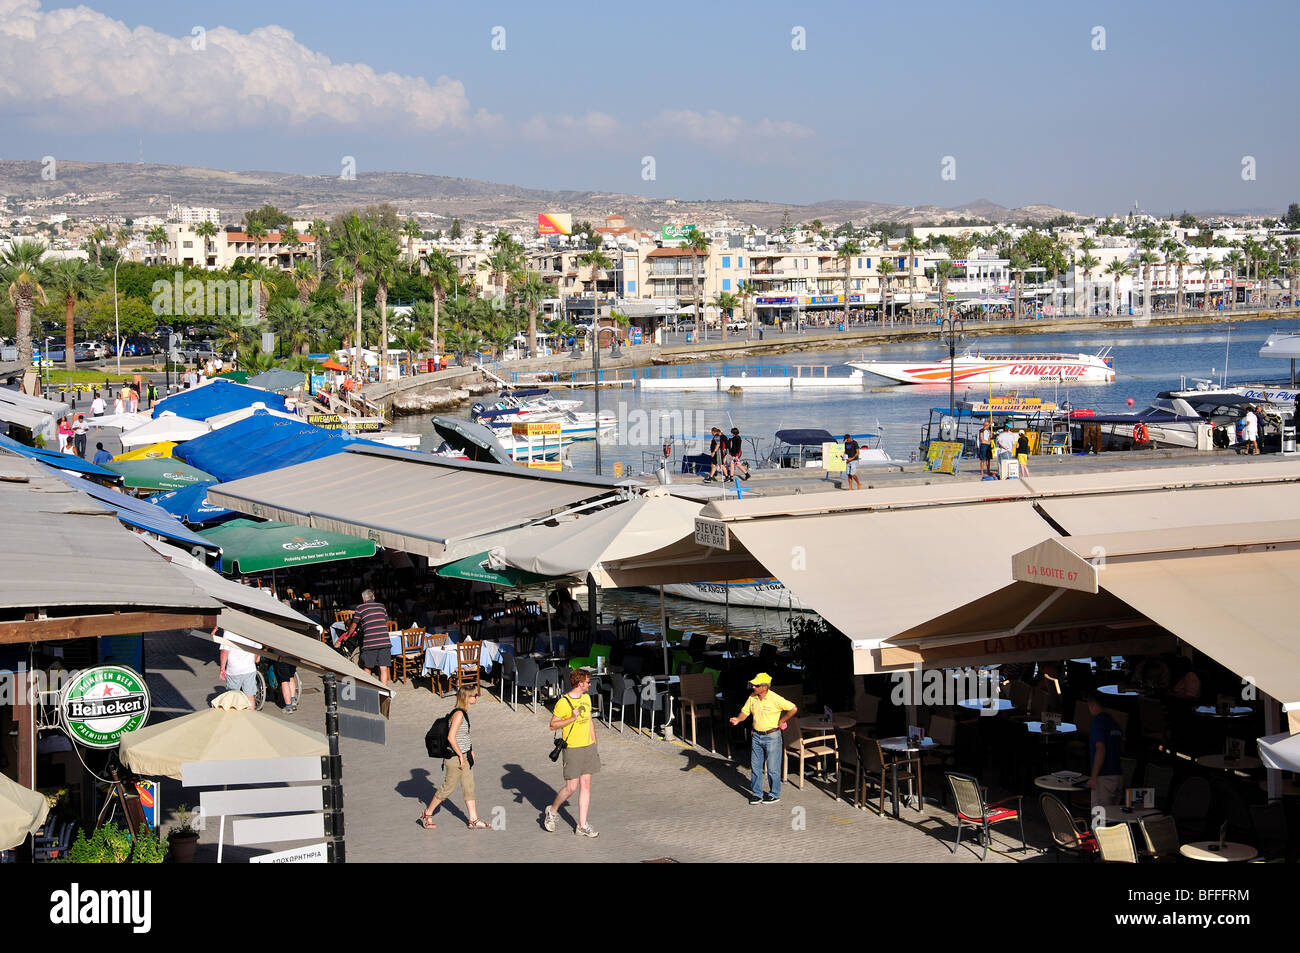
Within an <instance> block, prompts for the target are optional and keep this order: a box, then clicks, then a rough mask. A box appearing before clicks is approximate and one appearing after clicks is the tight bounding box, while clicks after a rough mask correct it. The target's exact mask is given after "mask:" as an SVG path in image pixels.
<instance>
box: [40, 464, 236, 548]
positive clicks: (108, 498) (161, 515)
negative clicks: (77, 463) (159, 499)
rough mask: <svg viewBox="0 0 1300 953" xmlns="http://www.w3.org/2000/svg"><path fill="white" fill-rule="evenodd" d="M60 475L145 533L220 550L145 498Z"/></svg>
mask: <svg viewBox="0 0 1300 953" xmlns="http://www.w3.org/2000/svg"><path fill="white" fill-rule="evenodd" d="M63 479H64V480H66V481H67V483H68V485H69V486H70V487H72V488H73V489H76V490H80V491H81V492H82V493H85V494H86V495H87V496H90V497H93V498H94V499H96V500H98V501H99V502H100V503H102V504H104V506H106V507H108V508H109V509H110V510H112V511H113V512H114V513H116V514H117V518H118V519H120V520H121V521H122V522H123V523H125V524H126V525H127V526H134V527H135V528H136V529H142V530H144V531H145V532H147V533H154V534H156V535H158V536H161V537H163V538H164V539H174V540H176V542H178V543H184V544H185V545H186V546H201V547H203V548H204V549H210V550H219V549H220V548H221V547H220V546H219V545H218V544H216V543H213V542H211V541H210V540H206V539H204V538H203V537H202V536H200V535H198V534H197V533H195V532H194V531H193V530H191V529H189V528H188V527H186V526H184V525H182V524H181V522H180V521H179V520H178V519H176V517H174V516H172V515H171V514H170V513H168V512H167V511H166V510H160V509H159V508H158V507H156V506H152V505H150V504H149V503H146V502H145V501H144V500H137V499H136V498H135V497H133V496H131V495H129V494H127V493H123V492H121V491H120V490H113V489H108V488H107V487H102V486H100V485H99V484H97V483H91V482H90V481H89V480H83V479H81V478H80V477H71V476H66V475H65V476H63Z"/></svg>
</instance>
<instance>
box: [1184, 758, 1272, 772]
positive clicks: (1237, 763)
mask: <svg viewBox="0 0 1300 953" xmlns="http://www.w3.org/2000/svg"><path fill="white" fill-rule="evenodd" d="M1196 763H1197V764H1199V765H1200V766H1201V767H1203V768H1216V769H1218V770H1219V771H1254V770H1255V769H1256V768H1258V767H1259V759H1258V758H1252V757H1251V756H1250V755H1242V756H1241V757H1240V758H1234V759H1233V760H1231V761H1229V760H1228V756H1227V755H1224V754H1203V755H1201V756H1200V757H1199V758H1197V759H1196Z"/></svg>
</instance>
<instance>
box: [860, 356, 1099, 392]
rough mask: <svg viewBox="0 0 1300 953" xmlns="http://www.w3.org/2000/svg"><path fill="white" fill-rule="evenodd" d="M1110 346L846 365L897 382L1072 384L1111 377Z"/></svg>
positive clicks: (1095, 381) (861, 362)
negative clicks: (1084, 350)
mask: <svg viewBox="0 0 1300 953" xmlns="http://www.w3.org/2000/svg"><path fill="white" fill-rule="evenodd" d="M1111 364H1112V358H1111V357H1110V348H1108V347H1107V348H1102V349H1101V350H1100V351H1098V352H1097V353H1096V354H1030V353H1025V354H980V353H979V352H978V351H977V352H975V353H971V352H970V351H967V352H966V353H965V354H959V355H957V356H956V357H955V358H954V359H953V360H951V361H949V360H947V359H945V358H940V359H938V360H934V361H849V362H848V365H849V367H854V368H857V369H858V370H861V371H867V372H868V373H871V374H875V375H876V376H877V377H884V378H886V379H888V380H893V381H898V382H899V383H900V384H947V383H949V382H950V381H951V382H954V383H958V384H1054V383H1061V384H1073V383H1108V382H1110V381H1113V380H1114V379H1115V369H1114V368H1113V367H1112V366H1111Z"/></svg>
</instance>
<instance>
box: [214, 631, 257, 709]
mask: <svg viewBox="0 0 1300 953" xmlns="http://www.w3.org/2000/svg"><path fill="white" fill-rule="evenodd" d="M212 634H213V635H216V634H217V629H216V627H215V626H214V627H213V629H212ZM225 634H226V635H229V634H230V633H229V632H227V633H225ZM257 658H258V657H257V656H256V655H254V654H253V653H252V652H248V651H245V650H244V649H242V648H240V647H239V646H238V645H236V644H235V642H234V641H233V640H231V641H228V642H225V643H223V644H222V646H221V672H220V678H221V680H222V681H224V682H225V683H226V691H228V692H243V693H244V694H245V695H247V696H248V700H249V701H250V702H253V703H254V704H256V703H257Z"/></svg>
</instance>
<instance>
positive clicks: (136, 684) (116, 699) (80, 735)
mask: <svg viewBox="0 0 1300 953" xmlns="http://www.w3.org/2000/svg"><path fill="white" fill-rule="evenodd" d="M59 711H60V713H61V715H62V717H63V725H64V728H65V729H66V731H67V733H68V737H70V738H72V739H73V740H74V741H76V742H77V743H78V744H83V745H86V746H87V747H89V748H116V747H117V743H118V739H119V738H120V737H121V736H122V735H123V734H125V733H126V732H128V731H135V730H136V729H138V728H143V727H144V724H145V722H146V721H148V720H149V689H148V687H147V686H146V685H145V681H144V676H142V675H140V674H139V673H138V672H136V671H134V670H132V669H129V668H127V667H126V666H124V665H99V666H96V667H95V668H88V669H86V670H85V671H84V672H79V673H78V674H77V675H76V676H75V677H74V678H73V679H72V680H71V681H69V682H68V684H67V685H66V686H65V687H64V689H63V696H62V698H61V699H60V702H59Z"/></svg>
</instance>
